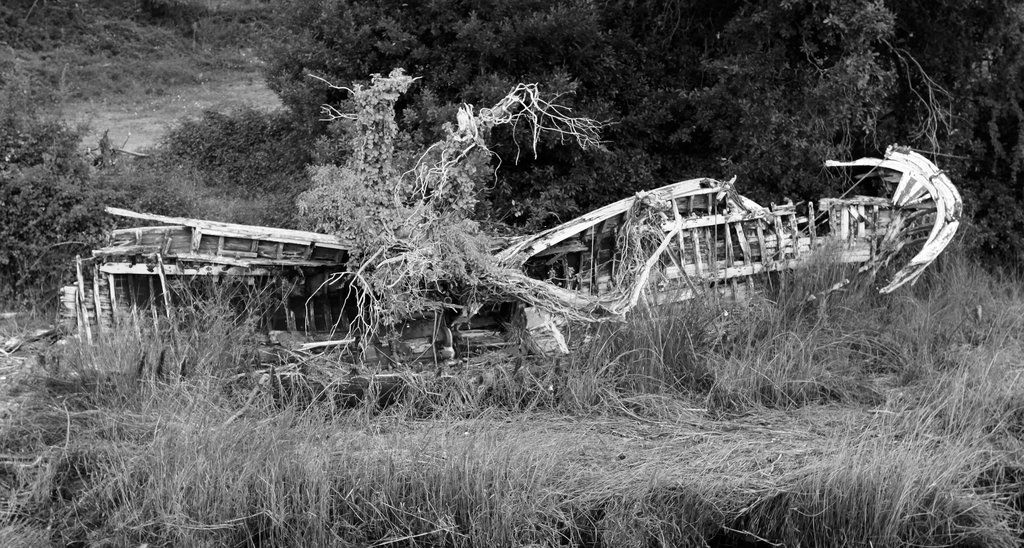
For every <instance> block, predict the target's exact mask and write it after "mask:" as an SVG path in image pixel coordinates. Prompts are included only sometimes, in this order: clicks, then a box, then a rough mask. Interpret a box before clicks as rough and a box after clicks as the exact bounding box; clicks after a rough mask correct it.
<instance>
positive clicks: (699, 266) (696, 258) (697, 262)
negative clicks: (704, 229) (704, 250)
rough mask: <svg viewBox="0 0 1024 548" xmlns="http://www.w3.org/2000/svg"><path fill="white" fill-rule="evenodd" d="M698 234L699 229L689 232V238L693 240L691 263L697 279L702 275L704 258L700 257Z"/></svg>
mask: <svg viewBox="0 0 1024 548" xmlns="http://www.w3.org/2000/svg"><path fill="white" fill-rule="evenodd" d="M699 233H700V229H699V228H694V229H691V230H690V238H691V239H692V240H693V262H694V267H695V268H696V274H697V277H698V278H699V277H702V276H703V275H704V257H703V256H702V255H701V249H700V236H699V235H698V234H699ZM684 262H685V261H684Z"/></svg>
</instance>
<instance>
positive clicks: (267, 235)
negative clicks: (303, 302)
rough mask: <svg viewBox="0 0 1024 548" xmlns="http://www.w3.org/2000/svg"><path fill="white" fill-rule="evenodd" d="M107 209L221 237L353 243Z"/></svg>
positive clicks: (330, 244)
mask: <svg viewBox="0 0 1024 548" xmlns="http://www.w3.org/2000/svg"><path fill="white" fill-rule="evenodd" d="M106 212H107V213H109V214H111V215H117V216H119V217H127V218H130V219H141V220H145V221H155V222H159V223H166V224H171V225H182V226H189V227H193V228H199V229H201V230H202V231H203V232H204V233H206V234H212V235H217V236H230V237H234V238H250V239H255V240H271V241H274V242H285V243H296V244H304V245H305V244H309V243H316V244H319V245H321V246H322V247H336V248H338V249H349V248H350V247H351V242H348V241H346V240H343V239H341V238H339V237H337V236H332V235H329V234H320V233H319V232H306V231H303V230H291V229H286V228H272V227H266V226H252V225H241V224H234V223H221V222H217V221H206V220H202V219H190V218H187V217H169V216H165V215H153V214H149V213H138V212H135V211H130V210H127V209H121V208H117V207H108V208H106Z"/></svg>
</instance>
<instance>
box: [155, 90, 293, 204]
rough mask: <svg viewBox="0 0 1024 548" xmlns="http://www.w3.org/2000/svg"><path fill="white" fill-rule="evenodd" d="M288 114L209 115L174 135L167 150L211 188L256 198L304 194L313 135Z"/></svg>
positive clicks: (250, 111) (251, 111) (242, 112)
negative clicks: (262, 194)
mask: <svg viewBox="0 0 1024 548" xmlns="http://www.w3.org/2000/svg"><path fill="white" fill-rule="evenodd" d="M304 126H305V124H300V123H295V122H292V121H291V118H290V116H289V115H287V114H286V113H264V112H260V111H258V110H255V109H241V110H238V111H236V112H234V113H231V114H220V113H217V112H213V111H206V112H205V113H204V114H203V117H202V118H201V119H199V120H188V121H185V122H183V123H181V124H180V125H179V126H178V127H176V128H174V129H173V130H171V132H170V133H169V134H168V135H167V137H166V140H165V143H164V146H165V151H166V153H167V154H168V155H169V156H170V157H171V158H173V159H175V160H177V161H178V162H179V164H181V165H186V166H191V167H194V168H195V169H196V170H197V171H199V172H200V174H201V175H202V176H203V177H204V179H205V180H206V182H207V184H208V185H209V186H216V187H225V188H233V189H240V190H244V191H246V192H249V193H252V194H254V195H255V194H259V193H265V192H267V191H274V192H277V191H293V192H295V193H296V194H297V193H298V192H300V191H301V190H303V187H304V183H303V181H305V176H304V174H303V169H304V168H305V166H306V164H307V163H309V161H310V151H311V150H312V148H313V140H312V135H310V134H309V133H308V132H307V131H306V129H305V127H304Z"/></svg>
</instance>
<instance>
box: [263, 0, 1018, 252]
mask: <svg viewBox="0 0 1024 548" xmlns="http://www.w3.org/2000/svg"><path fill="white" fill-rule="evenodd" d="M292 6H293V8H294V9H291V10H290V11H289V12H288V14H287V16H288V17H287V20H286V25H285V26H286V27H288V28H290V30H291V33H292V38H291V39H289V40H286V41H284V42H283V44H282V47H278V48H276V49H275V50H274V51H269V52H267V56H268V60H269V62H268V65H267V75H268V80H269V82H270V84H271V86H272V87H273V88H274V89H275V90H277V91H278V92H279V93H280V95H281V97H282V99H283V100H284V102H285V103H286V104H287V105H289V106H290V107H291V109H292V111H293V112H294V113H295V115H296V116H297V117H299V118H302V119H307V120H308V119H314V118H315V117H316V116H317V111H318V109H319V105H320V104H322V103H330V104H338V103H339V102H341V101H342V100H343V99H345V98H346V97H347V95H346V93H345V92H344V91H343V90H338V89H331V88H328V87H327V86H325V85H323V84H322V83H321V82H319V81H316V80H314V79H312V78H309V77H308V74H309V73H313V74H316V75H319V76H322V77H325V78H326V79H328V80H329V81H332V82H334V83H335V84H338V85H340V86H348V85H351V83H352V82H356V81H364V80H365V79H367V78H369V76H370V75H371V74H373V73H381V74H386V73H387V72H389V71H390V70H391V69H393V68H395V67H403V68H405V69H406V71H407V72H408V73H410V74H412V75H415V76H419V77H421V78H422V79H421V80H419V81H418V82H417V83H416V85H414V86H413V88H412V89H411V90H410V95H409V96H408V97H407V98H406V99H404V100H403V102H402V103H400V104H399V105H398V114H399V121H400V124H401V125H402V127H403V130H405V131H407V132H408V134H409V135H410V137H411V139H412V140H413V142H414V143H416V144H419V145H423V144H426V143H430V142H433V141H435V140H437V137H438V135H437V128H439V127H441V124H440V122H441V121H445V120H450V119H451V118H452V115H453V112H454V111H453V108H454V105H457V104H458V103H460V102H467V103H471V104H475V105H477V106H481V105H488V104H491V103H492V102H493V101H494V100H495V99H496V98H498V97H500V96H502V95H503V94H504V93H506V92H507V91H508V90H509V89H510V87H511V86H512V85H514V84H515V83H517V82H539V83H540V84H541V87H542V88H543V89H546V90H548V91H550V92H552V93H564V94H565V95H563V96H561V97H560V99H559V100H560V102H562V103H564V104H566V105H568V106H570V107H572V108H573V109H574V113H575V114H576V115H583V116H589V117H592V118H596V119H602V120H611V121H613V122H614V124H612V125H610V126H609V127H607V128H606V132H605V137H606V139H607V140H608V143H607V150H606V151H604V152H599V153H591V155H588V154H583V153H580V152H578V151H574V150H572V149H571V148H570V147H567V146H562V145H561V143H559V142H558V140H557V139H549V140H547V141H545V142H543V143H542V146H541V153H540V155H539V157H538V158H533V157H532V156H528V155H520V154H519V153H520V152H521V151H522V150H521V148H520V147H518V146H516V144H515V143H514V141H513V139H512V137H513V135H512V134H510V133H508V132H506V133H504V134H496V135H495V136H494V137H495V140H496V141H498V142H500V143H502V144H498V145H496V146H495V147H494V148H495V150H496V152H497V153H498V154H499V155H500V156H501V159H502V162H503V163H502V173H500V174H499V180H498V181H497V184H495V185H494V186H493V190H492V191H491V192H490V193H489V195H487V196H483V197H482V198H483V199H484V200H485V202H486V203H489V204H490V205H491V208H492V209H491V211H490V213H491V215H493V216H494V217H499V218H504V219H507V220H508V219H511V220H514V221H516V222H519V223H524V224H550V223H551V222H554V221H556V220H557V219H564V218H566V217H567V216H571V215H573V214H574V213H577V212H578V211H579V210H581V209H586V208H589V207H592V206H595V205H599V204H601V203H604V202H606V201H607V200H608V199H610V198H614V197H621V196H623V195H625V194H628V193H630V192H633V191H636V190H638V189H641V188H644V187H650V186H652V185H655V184H659V183H664V182H668V181H671V180H679V179H682V178H686V177H690V176H714V177H728V176H731V175H734V174H735V175H738V176H739V177H740V179H741V180H742V181H744V185H745V187H744V191H745V192H746V193H748V194H750V195H751V196H752V197H754V198H758V199H766V198H767V199H771V200H779V199H780V197H781V195H786V196H789V197H791V198H793V199H795V200H799V199H807V198H814V197H818V196H821V195H823V194H827V193H830V192H834V191H837V190H845V189H840V188H838V186H839V183H838V182H837V181H835V180H833V179H830V178H828V177H826V176H823V174H822V170H821V164H822V162H823V161H824V160H826V159H828V158H829V157H851V156H852V157H856V156H860V155H865V154H872V155H874V154H878V153H879V152H880V151H881V150H884V148H885V146H886V145H888V144H890V143H892V142H898V143H901V144H905V145H911V146H914V147H916V148H918V149H921V150H924V151H932V152H938V153H939V154H941V156H939V157H938V158H937V159H938V163H940V165H942V166H943V167H944V168H945V169H947V170H948V171H950V172H951V174H952V175H953V178H954V179H955V180H957V181H958V183H960V186H961V188H963V189H964V190H965V191H967V192H969V193H971V197H972V198H976V199H977V202H976V204H974V205H975V207H974V213H975V215H976V218H977V219H978V220H979V222H980V225H979V230H978V231H977V232H976V234H977V235H978V236H979V237H980V238H981V240H979V241H980V242H981V243H983V244H984V245H985V246H987V247H986V250H987V251H989V252H1000V251H1001V252H1002V253H1003V255H1004V256H1006V255H1009V256H1013V255H1014V254H1017V253H1019V252H1020V251H1021V248H1019V247H1012V248H1010V247H1007V246H1006V245H1005V244H1003V243H1002V239H1003V237H1004V236H1005V233H1006V232H1007V231H1010V232H1014V231H1016V232H1019V231H1020V230H1022V227H1024V213H1021V212H1022V211H1024V207H1021V206H1022V205H1024V170H1022V166H1024V161H1022V160H1021V158H1024V154H1022V152H1021V151H1022V150H1024V141H1022V140H1021V139H1020V135H1021V128H1022V127H1024V115H1022V114H1021V113H1022V112H1024V109H1022V103H1024V55H1021V48H1020V47H1019V44H1020V42H1021V40H1022V39H1024V10H1021V3H1020V2H1019V1H1006V0H983V1H981V2H972V3H964V2H953V1H946V0H944V1H940V2H923V1H910V2H895V1H884V0H853V1H849V0H825V1H819V0H794V1H787V2H754V1H752V0H730V1H727V2H712V1H709V0H694V1H690V2H669V3H664V2H651V1H643V0H642V1H633V0H630V1H608V2H571V1H557V2H547V1H540V0H530V1H526V2H509V1H496V2H487V3H485V4H481V3H478V2H465V1H462V0H439V1H435V2H426V3H425V2H368V1H365V0H327V1H320V0H299V1H297V2H294V3H293V4H292ZM496 133H498V132H496ZM517 157H518V158H519V160H520V163H519V165H512V164H513V161H512V160H513V159H515V158H517ZM640 164H642V167H638V165H640ZM991 181H1001V183H1000V187H1001V188H999V189H998V191H988V190H986V189H989V188H991V183H990V182H991ZM1007 204H1013V207H1006V205H1007Z"/></svg>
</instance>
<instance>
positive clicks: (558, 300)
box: [300, 69, 603, 334]
mask: <svg viewBox="0 0 1024 548" xmlns="http://www.w3.org/2000/svg"><path fill="white" fill-rule="evenodd" d="M414 80H415V79H414V78H412V77H409V76H407V75H405V74H404V73H403V72H402V71H401V69H396V70H395V71H393V72H392V73H391V74H390V75H389V76H387V77H382V76H380V75H375V76H374V77H373V80H372V84H371V86H370V87H369V88H363V87H360V86H355V87H353V88H339V87H338V86H332V87H335V88H337V89H346V90H348V91H349V92H350V93H351V94H352V102H353V104H355V105H356V106H357V109H358V110H357V111H356V112H354V113H344V112H341V111H340V110H338V109H337V108H334V107H330V106H326V107H324V113H325V115H326V117H327V119H329V120H347V121H349V122H354V124H355V128H354V129H355V133H356V134H355V135H353V137H352V140H353V141H354V142H353V143H352V144H353V148H354V154H353V155H352V156H350V157H349V159H348V161H347V163H346V165H345V166H344V167H343V168H336V167H334V168H332V167H320V168H314V174H315V175H319V176H320V177H319V178H317V177H314V182H315V185H314V191H311V192H310V193H306V194H304V195H303V197H302V200H301V201H300V205H301V206H303V207H304V208H305V209H304V212H313V213H315V214H316V218H315V219H314V221H315V222H314V223H313V224H314V226H317V227H319V228H323V227H324V226H333V227H334V230H333V231H335V232H337V233H340V234H342V235H345V236H348V237H350V238H351V239H352V240H353V241H355V242H357V243H358V244H359V247H360V249H356V250H354V253H353V256H356V257H359V259H358V262H357V263H356V264H353V265H350V268H349V269H348V270H347V271H346V272H340V273H337V274H336V275H334V276H333V277H332V278H331V279H330V280H329V283H334V284H337V283H345V284H349V287H350V288H351V292H352V293H353V294H351V295H350V297H352V298H353V299H354V301H355V302H356V303H357V304H358V306H359V309H360V310H361V312H362V313H361V315H360V316H359V317H357V318H356V319H355V320H354V322H355V324H356V325H353V326H351V328H352V329H355V330H358V331H359V332H363V333H376V334H383V333H386V332H387V331H388V328H389V327H390V326H394V325H396V324H397V323H398V322H399V321H401V320H402V319H403V318H407V317H411V316H415V315H421V314H429V313H437V312H438V311H443V310H444V309H459V308H461V307H462V305H463V304H467V305H468V304H469V303H475V302H484V301H490V300H498V301H502V300H522V301H524V302H527V303H535V304H537V305H538V306H542V307H543V308H545V309H548V310H552V309H557V310H558V311H560V312H563V313H564V314H565V315H569V316H580V317H581V318H582V317H583V316H586V315H587V314H586V313H585V312H577V311H576V310H579V309H577V308H576V307H575V306H574V307H567V306H566V304H567V303H568V302H572V303H573V304H574V305H579V304H581V303H579V302H576V301H578V300H579V298H578V297H575V296H574V295H573V294H572V293H571V292H567V291H565V292H564V293H565V294H562V293H563V291H562V290H557V289H556V288H551V287H550V286H547V285H546V284H542V283H540V282H537V281H536V280H532V279H530V278H528V277H526V276H525V275H523V274H522V273H519V272H513V271H510V270H508V269H506V268H503V267H501V266H500V265H498V264H497V262H496V261H495V260H494V256H493V251H494V248H495V245H494V242H493V238H491V237H490V236H489V235H487V234H486V233H484V232H483V231H481V230H480V228H479V225H478V224H477V223H476V222H474V221H473V218H472V215H473V212H474V210H475V206H476V202H477V195H478V192H479V183H480V182H482V181H483V180H485V179H486V178H493V177H495V169H496V168H494V167H492V165H491V160H492V158H493V156H494V155H493V153H492V152H491V151H490V149H489V148H488V145H487V139H488V137H489V134H490V131H491V129H493V128H494V127H495V126H499V125H509V126H511V127H512V128H513V129H515V128H518V127H522V126H523V124H525V125H526V127H527V129H528V134H529V135H530V143H529V146H530V148H531V149H532V150H533V151H534V154H535V155H536V154H537V147H538V145H539V143H540V138H541V135H542V134H554V135H557V136H558V138H559V139H561V140H563V141H565V140H573V141H575V143H576V144H578V145H579V146H581V147H583V148H592V147H597V146H600V140H599V130H600V129H601V127H602V125H603V124H602V123H600V122H597V121H595V120H591V119H589V118H578V117H573V116H571V111H570V109H569V108H567V107H564V106H562V105H559V104H557V103H554V102H552V101H554V99H552V100H548V99H545V98H544V97H543V96H542V94H541V92H540V90H539V89H538V87H537V85H536V84H519V85H517V86H516V87H515V88H513V89H512V90H511V91H510V92H509V93H508V94H507V95H506V96H505V97H504V98H502V99H501V100H500V101H498V102H497V103H496V104H495V105H493V106H491V107H490V108H483V109H479V110H477V109H474V108H473V106H472V105H466V104H464V105H462V106H461V107H460V108H459V110H458V113H457V119H456V124H446V126H445V130H446V136H445V138H444V139H443V140H442V141H440V142H437V143H434V144H433V145H431V146H429V147H428V148H427V149H426V150H425V151H423V152H422V153H421V154H419V155H418V159H417V161H416V162H415V164H414V165H413V166H412V168H411V169H408V170H407V171H405V172H404V173H401V174H398V173H397V172H395V171H393V168H392V166H393V165H394V161H395V155H396V153H395V149H394V137H395V134H396V132H397V125H396V124H395V122H394V104H395V101H397V99H398V97H399V96H400V95H401V93H403V92H404V91H405V90H406V89H407V88H408V86H409V85H411V84H412V83H413V81H414ZM517 158H518V156H517ZM354 201H355V202H358V203H354ZM357 215H362V216H364V217H369V220H364V221H359V220H358V219H356V218H354V217H356V216H357Z"/></svg>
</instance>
